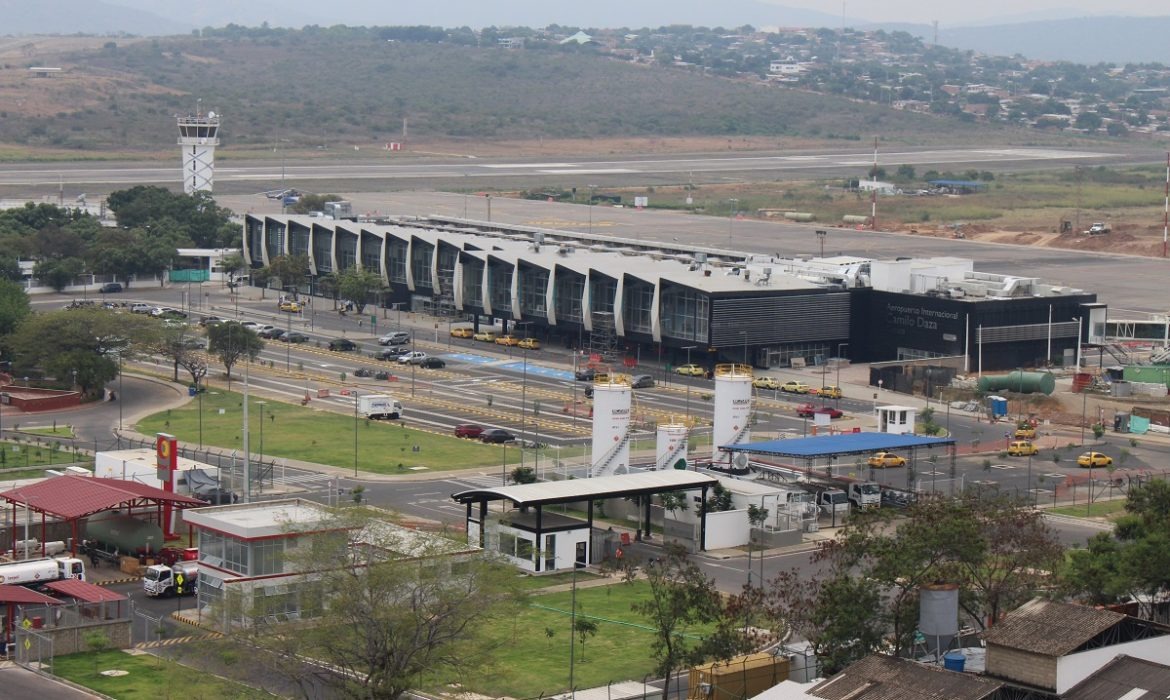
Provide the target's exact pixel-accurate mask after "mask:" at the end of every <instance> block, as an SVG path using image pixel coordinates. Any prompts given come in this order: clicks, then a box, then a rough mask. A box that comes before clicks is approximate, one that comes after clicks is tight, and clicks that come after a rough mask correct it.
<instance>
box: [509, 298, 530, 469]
mask: <svg viewBox="0 0 1170 700" xmlns="http://www.w3.org/2000/svg"><path fill="white" fill-rule="evenodd" d="M531 324H532V322H531V321H519V322H517V323H513V324H512V328H513V329H514V330H517V331H518V330H520V328H524V335H525V336H527V335H528V326H530V325H531ZM523 350H524V365H523V367H524V369H523V370H522V371H521V379H520V466H521V467H523V466H524V428H525V416H526V413H527V404H528V348H523Z"/></svg>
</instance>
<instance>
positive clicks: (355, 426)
mask: <svg viewBox="0 0 1170 700" xmlns="http://www.w3.org/2000/svg"><path fill="white" fill-rule="evenodd" d="M357 475H358V393H357V389H354V390H353V478H355V479H356V478H357Z"/></svg>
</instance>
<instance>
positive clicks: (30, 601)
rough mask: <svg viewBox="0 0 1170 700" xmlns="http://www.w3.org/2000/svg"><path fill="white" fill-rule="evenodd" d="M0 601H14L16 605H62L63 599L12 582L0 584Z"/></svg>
mask: <svg viewBox="0 0 1170 700" xmlns="http://www.w3.org/2000/svg"><path fill="white" fill-rule="evenodd" d="M0 603H12V604H16V605H35V604H41V605H60V604H61V601H59V600H57V599H56V598H54V597H52V596H47V595H45V594H44V593H37V592H36V591H34V590H33V589H31V588H25V587H24V586H13V585H12V584H8V583H5V584H0Z"/></svg>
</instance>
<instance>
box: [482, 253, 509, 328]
mask: <svg viewBox="0 0 1170 700" xmlns="http://www.w3.org/2000/svg"><path fill="white" fill-rule="evenodd" d="M488 298H489V299H491V302H492V315H494V316H510V315H511V313H512V265H511V264H509V263H506V262H501V261H499V260H490V261H489V262H488Z"/></svg>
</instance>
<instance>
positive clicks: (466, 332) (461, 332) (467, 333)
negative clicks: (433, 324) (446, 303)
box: [451, 328, 475, 338]
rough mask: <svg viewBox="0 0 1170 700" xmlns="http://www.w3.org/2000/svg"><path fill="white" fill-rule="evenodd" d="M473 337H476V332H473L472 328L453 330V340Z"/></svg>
mask: <svg viewBox="0 0 1170 700" xmlns="http://www.w3.org/2000/svg"><path fill="white" fill-rule="evenodd" d="M473 335H475V331H473V330H471V329H470V328H452V329H451V337H452V338H470V337H471V336H473Z"/></svg>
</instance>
